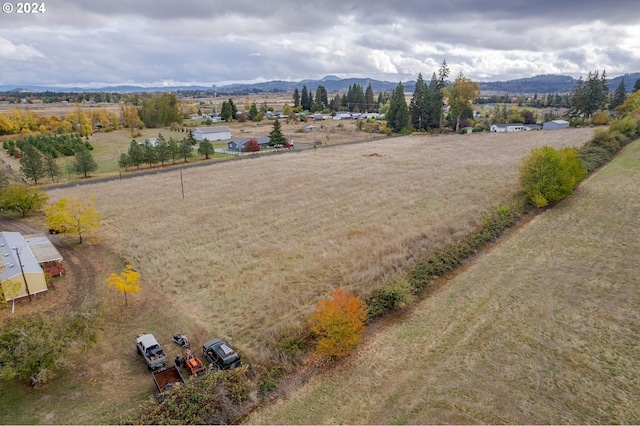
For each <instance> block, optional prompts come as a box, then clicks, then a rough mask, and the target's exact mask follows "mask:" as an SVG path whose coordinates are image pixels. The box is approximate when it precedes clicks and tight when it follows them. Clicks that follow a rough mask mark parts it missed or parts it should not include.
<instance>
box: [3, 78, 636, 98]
mask: <svg viewBox="0 0 640 426" xmlns="http://www.w3.org/2000/svg"><path fill="white" fill-rule="evenodd" d="M639 78H640V72H637V73H632V74H625V75H623V76H619V77H615V78H612V79H609V80H608V82H609V90H610V91H611V92H613V91H615V90H616V89H617V88H618V86H619V85H620V82H621V81H622V80H623V79H624V85H625V87H626V89H627V91H628V92H630V91H631V89H632V88H633V86H634V84H635V82H636V80H638V79H639ZM577 81H578V80H576V79H575V78H573V77H570V76H566V75H555V74H547V75H537V76H535V77H529V78H520V79H517V80H509V81H493V82H480V83H479V84H480V89H481V90H482V91H483V93H489V92H496V93H508V94H532V93H539V94H544V93H567V92H572V91H573V90H574V89H575V87H576V82H577ZM354 84H358V85H360V86H362V88H363V89H366V88H367V86H368V85H369V84H371V87H372V88H373V91H374V92H376V93H378V92H391V91H393V90H394V89H395V88H396V86H397V85H398V82H397V81H393V82H392V81H380V80H374V79H370V78H339V77H337V76H335V75H328V76H326V77H324V78H323V79H321V80H301V81H297V82H295V81H284V80H273V81H267V82H264V83H252V84H244V83H239V84H229V85H226V86H218V87H217V91H218V94H219V95H225V94H229V95H231V94H244V93H246V94H249V93H261V92H270V93H275V92H293V91H294V89H296V88H298V90H302V87H303V86H306V87H307V89H308V90H310V91H314V92H315V90H316V89H317V88H318V86H320V85H322V86H324V87H325V89H327V91H328V92H346V91H347V90H348V89H349V86H353V85H354ZM402 85H403V86H404V90H405V92H406V93H411V92H413V90H414V88H415V81H407V82H402ZM211 90H212V88H211V86H170V87H169V86H161V87H142V86H106V87H100V88H82V87H65V88H61V87H45V86H24V87H20V88H17V87H15V86H9V85H0V92H24V91H32V92H65V93H69V92H121V93H123V92H129V93H131V92H169V91H170V92H177V91H184V92H189V91H192V92H193V91H195V92H198V91H200V92H202V91H205V92H206V91H211Z"/></svg>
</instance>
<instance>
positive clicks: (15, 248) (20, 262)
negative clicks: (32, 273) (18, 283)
mask: <svg viewBox="0 0 640 426" xmlns="http://www.w3.org/2000/svg"><path fill="white" fill-rule="evenodd" d="M13 249H14V250H15V251H16V256H17V257H18V265H20V272H21V273H22V279H23V280H24V287H25V288H26V289H27V296H29V302H31V293H30V292H29V284H27V276H26V275H25V274H24V269H22V260H20V249H19V248H18V247H14V248H13Z"/></svg>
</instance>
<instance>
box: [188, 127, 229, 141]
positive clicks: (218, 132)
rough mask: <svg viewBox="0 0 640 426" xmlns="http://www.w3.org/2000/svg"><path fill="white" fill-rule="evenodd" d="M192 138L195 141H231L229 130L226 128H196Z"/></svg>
mask: <svg viewBox="0 0 640 426" xmlns="http://www.w3.org/2000/svg"><path fill="white" fill-rule="evenodd" d="M193 138H194V139H195V140H197V141H203V140H205V139H206V140H208V141H223V140H227V139H231V129H230V128H228V127H227V126H213V127H197V128H196V129H195V130H194V131H193Z"/></svg>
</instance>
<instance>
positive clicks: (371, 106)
mask: <svg viewBox="0 0 640 426" xmlns="http://www.w3.org/2000/svg"><path fill="white" fill-rule="evenodd" d="M364 99H365V103H366V105H365V110H366V112H373V111H374V110H375V97H374V95H373V88H372V87H371V83H369V85H368V86H367V90H366V91H365V92H364Z"/></svg>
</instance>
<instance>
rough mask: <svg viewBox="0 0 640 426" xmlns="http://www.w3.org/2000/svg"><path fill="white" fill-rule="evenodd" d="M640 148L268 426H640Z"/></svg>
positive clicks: (274, 408) (384, 333)
mask: <svg viewBox="0 0 640 426" xmlns="http://www.w3.org/2000/svg"><path fill="white" fill-rule="evenodd" d="M639 180H640V141H636V142H635V143H633V144H631V145H630V146H628V147H627V148H625V150H624V151H623V152H622V153H621V154H620V155H619V156H618V158H616V159H615V160H614V161H613V162H612V163H611V164H609V165H608V166H606V167H605V168H604V169H603V170H601V171H600V172H598V173H597V174H596V175H594V176H592V177H591V178H590V179H589V180H588V181H586V182H584V183H583V184H582V185H581V187H580V188H579V189H578V190H577V192H576V193H575V195H574V196H572V197H571V198H569V199H567V200H565V201H563V202H561V203H560V204H559V205H557V206H556V207H554V208H552V209H550V210H548V211H546V212H544V213H543V214H542V215H540V216H538V217H537V218H535V219H534V220H533V221H532V222H531V223H529V224H528V225H526V226H525V227H523V228H522V229H520V230H519V231H518V232H517V233H516V234H515V235H513V236H512V237H510V238H508V239H506V240H505V241H503V242H501V243H500V244H499V245H498V246H497V247H495V248H494V249H493V250H491V251H490V252H488V253H486V254H484V255H480V256H479V258H478V259H477V261H475V262H474V263H473V264H472V265H471V266H470V267H469V268H468V269H467V270H466V271H464V272H462V273H461V274H460V275H458V276H457V277H456V278H455V279H453V280H452V281H450V282H449V283H447V284H446V285H445V286H443V287H441V288H440V289H439V290H438V291H437V292H436V293H435V294H433V295H432V296H431V297H429V298H428V299H427V300H424V301H422V302H420V303H419V304H417V305H416V306H415V307H414V308H413V309H411V311H410V312H408V313H407V314H406V315H405V316H403V317H402V318H401V319H399V320H397V321H390V322H389V323H388V324H387V325H385V326H383V328H382V329H381V330H379V331H377V332H376V334H375V335H374V336H372V337H371V338H370V339H369V340H367V341H366V343H365V344H364V345H363V347H362V348H361V349H360V350H359V351H358V353H357V354H355V356H353V357H352V358H350V359H349V360H347V362H346V363H345V364H343V365H341V366H339V367H338V368H336V369H331V370H329V371H327V372H326V373H324V374H321V375H320V376H318V377H315V378H313V379H312V380H311V381H310V382H309V383H307V384H305V385H304V386H302V387H301V388H300V389H299V390H296V391H293V392H292V393H290V394H289V395H288V396H287V397H286V398H282V399H280V400H278V401H276V402H275V403H273V404H272V405H271V406H268V407H264V408H263V409H262V410H258V411H256V412H254V413H253V415H252V416H251V417H249V418H248V419H247V422H248V423H256V424H327V423H334V424H335V423H346V424H432V423H436V424H438V423H440V424H444V423H458V424H460V423H475V424H478V423H490V424H491V423H494V424H495V423H507V424H594V423H595V424H617V423H631V424H637V423H638V422H640V357H639V355H638V342H639V341H640V291H639V285H640V281H639V280H638V263H637V259H638V253H640V228H639V227H638V221H639V220H640V186H639V185H638V181H639Z"/></svg>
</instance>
